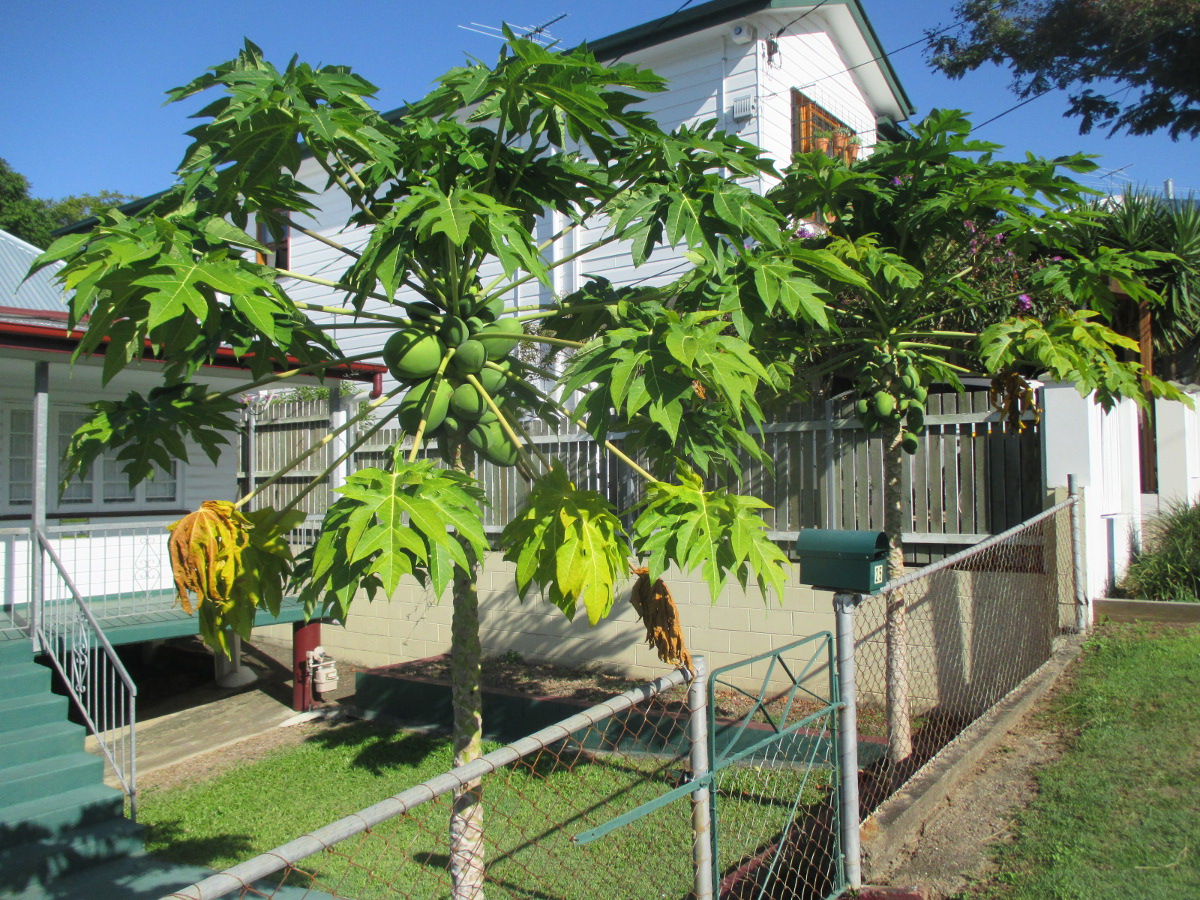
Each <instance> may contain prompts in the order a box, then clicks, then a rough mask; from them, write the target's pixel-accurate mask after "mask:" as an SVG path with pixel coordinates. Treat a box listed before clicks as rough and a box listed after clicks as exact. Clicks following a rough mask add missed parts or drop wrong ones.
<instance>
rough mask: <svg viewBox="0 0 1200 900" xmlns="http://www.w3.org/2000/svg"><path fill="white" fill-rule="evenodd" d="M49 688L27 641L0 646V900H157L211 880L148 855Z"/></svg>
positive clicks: (63, 701)
mask: <svg viewBox="0 0 1200 900" xmlns="http://www.w3.org/2000/svg"><path fill="white" fill-rule="evenodd" d="M50 685H51V674H50V670H49V669H48V668H46V667H45V666H42V665H39V664H38V663H37V662H35V661H34V660H33V657H32V654H31V652H30V647H29V642H28V641H27V640H9V641H0V898H11V900H18V898H19V900H42V898H57V897H64V898H65V897H88V898H95V900H107V898H114V900H115V898H118V897H121V898H141V897H146V898H150V897H155V898H157V897H159V896H161V895H162V894H163V893H165V892H167V891H170V890H171V889H173V888H175V887H178V886H180V885H185V884H189V883H190V882H192V881H194V880H196V879H197V878H202V877H204V876H205V875H207V874H209V873H208V872H206V871H205V870H202V869H197V868H195V867H179V866H174V865H172V864H169V863H165V862H161V861H159V860H157V859H154V858H153V857H150V856H147V855H146V853H145V848H144V846H143V844H142V838H141V829H140V828H139V827H138V826H137V825H135V824H134V823H133V822H130V821H129V820H128V819H126V818H125V816H124V804H125V797H124V794H123V793H122V792H121V791H118V790H116V789H115V788H110V787H108V786H107V785H105V784H104V760H103V759H102V758H101V757H99V756H96V755H94V754H91V753H87V752H85V751H84V749H83V741H84V728H83V726H81V725H76V724H75V723H73V722H71V721H69V720H68V718H67V706H68V703H69V701H68V700H67V698H66V697H63V696H60V695H58V694H55V693H53V692H52V691H51V689H50Z"/></svg>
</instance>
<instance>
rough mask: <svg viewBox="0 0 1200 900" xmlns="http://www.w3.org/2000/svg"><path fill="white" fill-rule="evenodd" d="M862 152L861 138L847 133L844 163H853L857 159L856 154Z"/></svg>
mask: <svg viewBox="0 0 1200 900" xmlns="http://www.w3.org/2000/svg"><path fill="white" fill-rule="evenodd" d="M861 150H862V138H860V137H859V136H858V135H857V134H854V133H853V132H847V135H846V146H845V153H846V161H847V162H854V161H855V160H856V159H858V154H859V152H860V151H861Z"/></svg>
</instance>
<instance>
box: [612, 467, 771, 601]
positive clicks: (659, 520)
mask: <svg viewBox="0 0 1200 900" xmlns="http://www.w3.org/2000/svg"><path fill="white" fill-rule="evenodd" d="M677 474H678V478H679V483H678V484H668V483H666V482H661V481H659V482H653V483H651V484H650V485H649V486H648V487H647V489H646V499H645V500H643V501H642V503H641V504H640V507H639V509H640V512H639V515H638V517H637V519H636V520H635V521H634V523H633V534H634V538H635V540H636V542H637V549H638V551H639V552H641V553H643V554H646V555H647V560H646V565H647V568H648V569H649V578H650V580H651V581H652V582H653V581H656V580H658V579H659V578H661V577H662V575H663V573H664V572H665V571H666V570H667V568H668V567H669V566H670V565H671V564H672V563H674V564H675V565H677V566H678V567H679V568H680V569H682V570H683V571H685V572H686V571H690V570H693V569H695V570H699V571H700V573H701V575H702V576H703V578H704V580H705V581H706V582H707V583H708V587H709V591H710V592H711V594H712V597H713V599H714V600H716V598H717V597H718V596H719V595H720V593H721V590H722V589H723V588H724V587H725V583H726V582H727V581H728V579H729V577H730V576H733V577H735V578H736V579H737V581H738V583H739V584H740V585H741V586H742V587H743V588H744V587H746V586H747V585H748V584H749V583H750V581H751V580H752V579H753V580H754V581H756V582H757V584H758V586H759V588H760V589H761V590H762V592H763V595H764V597H765V596H767V595H768V594H769V593H770V592H771V591H774V592H775V594H776V595H777V596H778V597H780V598H782V593H783V583H784V572H785V567H786V565H787V557H786V556H785V555H784V553H783V551H782V550H780V549H779V547H778V546H777V545H776V544H775V543H774V542H773V541H772V540H771V539H770V538H769V537H768V536H767V526H766V523H765V522H763V520H762V517H761V516H759V515H758V513H757V511H756V510H759V509H768V508H769V507H768V506H767V504H766V503H763V502H762V501H761V500H758V499H756V498H754V497H746V496H741V495H738V494H731V493H729V492H728V491H726V490H725V489H724V488H718V489H717V490H715V491H705V490H704V483H703V482H702V481H701V479H700V476H699V475H697V474H696V473H695V472H694V471H692V469H691V468H689V467H688V466H687V465H686V464H685V463H683V462H680V463H679V465H678V469H677Z"/></svg>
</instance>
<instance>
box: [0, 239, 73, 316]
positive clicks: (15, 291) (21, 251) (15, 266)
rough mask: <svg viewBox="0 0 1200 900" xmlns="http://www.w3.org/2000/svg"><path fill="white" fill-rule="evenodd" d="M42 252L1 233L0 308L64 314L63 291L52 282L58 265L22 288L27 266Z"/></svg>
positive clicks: (50, 267) (38, 275)
mask: <svg viewBox="0 0 1200 900" xmlns="http://www.w3.org/2000/svg"><path fill="white" fill-rule="evenodd" d="M41 252H42V251H41V250H39V249H38V248H37V247H35V246H33V244H27V243H25V241H23V240H21V239H20V238H19V237H15V236H13V235H11V234H9V233H8V232H7V231H0V306H12V307H16V308H18V309H30V310H42V311H45V312H66V311H67V304H66V300H65V299H64V297H63V290H62V288H61V287H59V285H58V284H56V283H55V281H54V273H55V271H56V270H57V269H58V268H59V266H58V265H54V266H48V267H47V268H45V269H42V271H40V272H38V273H37V274H36V275H34V276H33V277H32V278H30V279H29V280H28V281H26V282H25V283H24V284H22V283H21V282H22V279H24V277H25V273H26V272H28V271H29V264H30V263H32V262H33V261H34V259H36V258H37V255H38V254H39V253H41Z"/></svg>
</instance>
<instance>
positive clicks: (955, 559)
mask: <svg viewBox="0 0 1200 900" xmlns="http://www.w3.org/2000/svg"><path fill="white" fill-rule="evenodd" d="M1075 503H1076V501H1075V499H1074V498H1072V499H1069V500H1067V501H1065V502H1063V503H1060V504H1058V505H1057V506H1055V507H1053V508H1051V509H1049V510H1046V511H1045V512H1043V513H1041V514H1040V515H1038V516H1035V517H1033V518H1032V519H1030V520H1028V521H1027V522H1025V523H1023V524H1021V525H1019V526H1017V527H1015V528H1012V529H1009V530H1008V531H1006V532H1003V533H1002V534H998V535H996V536H995V537H993V538H990V539H988V540H986V541H984V542H982V543H980V544H978V545H976V546H974V547H971V548H970V549H968V550H965V551H963V552H961V553H958V554H955V555H953V556H950V557H947V558H946V559H944V560H942V561H941V562H939V563H935V564H934V565H931V566H927V567H925V568H923V569H919V570H917V571H914V572H911V573H909V574H907V575H904V576H903V577H900V578H894V579H893V580H892V581H890V582H889V583H888V585H887V586H886V587H885V588H884V590H883V591H881V592H880V593H878V594H875V595H872V596H869V597H866V598H865V599H864V600H863V602H862V603H861V604H860V605H859V606H858V609H857V612H856V614H855V616H854V632H855V642H856V649H855V664H856V667H857V691H856V696H857V703H858V734H859V751H860V753H859V756H860V759H859V763H860V767H861V774H860V779H859V784H860V792H861V812H862V817H863V819H864V820H865V819H866V818H868V817H869V816H870V814H871V813H872V812H873V811H874V810H875V809H876V808H877V807H878V806H879V804H880V803H882V802H883V801H884V800H885V799H886V798H887V797H889V796H891V795H892V794H893V793H894V792H895V791H896V790H898V789H899V788H900V787H901V786H902V785H903V784H904V783H905V782H906V781H908V779H909V778H911V777H912V776H913V774H914V773H915V772H916V771H917V770H918V769H920V768H921V767H922V766H923V765H924V764H925V763H927V762H928V761H929V760H930V759H932V758H933V757H934V756H936V755H937V754H938V753H939V752H940V751H941V750H942V749H943V748H944V747H946V746H947V745H948V744H949V743H950V742H951V741H952V740H954V739H955V738H956V737H957V736H958V735H959V734H960V733H961V732H962V731H963V730H964V729H966V728H967V726H969V725H970V724H971V723H972V722H974V721H975V720H976V719H978V718H979V717H980V716H981V715H983V714H984V713H985V712H987V711H988V710H989V709H991V708H992V706H994V705H995V704H996V703H997V702H998V701H999V700H1001V699H1002V698H1003V697H1004V696H1005V695H1007V694H1008V693H1009V692H1010V691H1012V690H1013V689H1014V688H1015V687H1017V685H1019V684H1020V683H1021V682H1022V681H1023V680H1024V679H1025V678H1026V677H1027V676H1029V675H1030V674H1032V673H1033V672H1034V671H1035V670H1036V669H1037V668H1038V667H1039V666H1041V665H1042V664H1043V663H1045V662H1046V661H1047V660H1048V659H1049V658H1050V655H1051V651H1052V644H1053V641H1054V638H1055V637H1056V636H1057V635H1058V634H1060V633H1061V632H1062V631H1063V629H1064V628H1067V627H1071V626H1074V625H1075V623H1076V616H1077V609H1078V607H1077V598H1076V578H1077V573H1076V568H1075V560H1074V544H1073V541H1072V520H1071V516H1072V511H1073V509H1074V508H1075Z"/></svg>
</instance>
